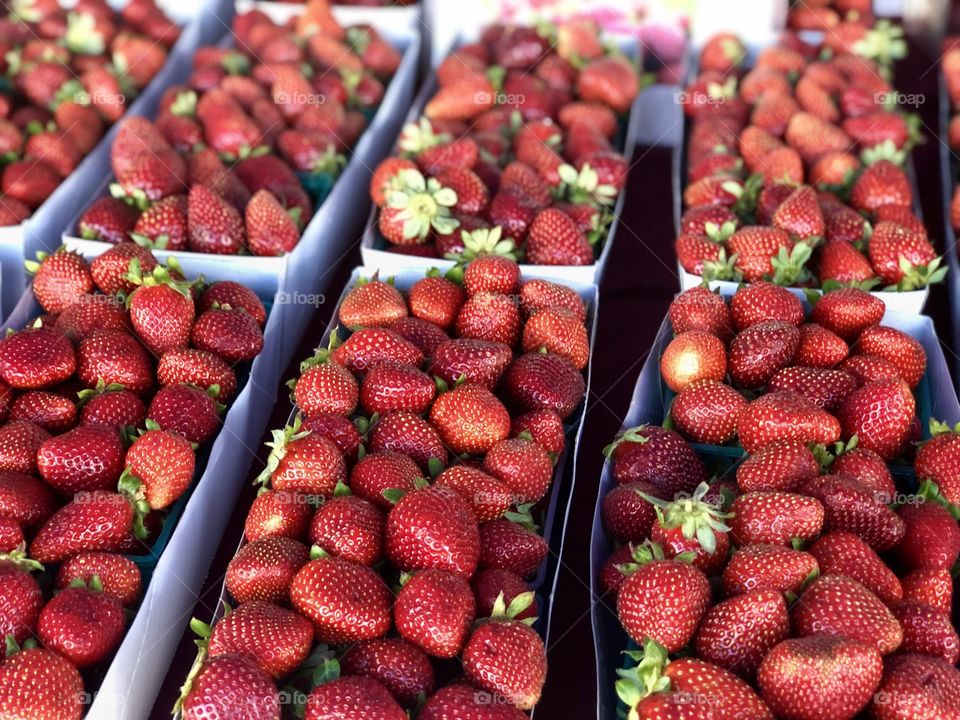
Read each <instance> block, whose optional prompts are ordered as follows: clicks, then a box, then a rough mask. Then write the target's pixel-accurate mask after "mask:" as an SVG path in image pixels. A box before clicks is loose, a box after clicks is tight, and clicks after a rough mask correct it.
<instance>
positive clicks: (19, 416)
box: [10, 390, 77, 433]
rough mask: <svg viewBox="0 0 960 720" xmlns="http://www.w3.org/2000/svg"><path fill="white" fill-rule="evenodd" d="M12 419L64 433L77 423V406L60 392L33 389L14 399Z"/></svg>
mask: <svg viewBox="0 0 960 720" xmlns="http://www.w3.org/2000/svg"><path fill="white" fill-rule="evenodd" d="M10 419H11V420H22V421H24V422H32V423H33V424H35V425H39V426H40V427H42V428H43V429H44V430H46V431H48V432H52V433H62V432H66V431H67V430H69V429H70V428H72V427H73V426H74V425H76V423H77V406H76V405H75V404H74V403H73V401H72V400H70V398H68V397H65V396H64V395H60V394H59V393H52V392H45V391H43V390H31V391H29V392H25V393H24V394H23V395H21V396H20V397H18V398H17V399H16V400H15V401H14V403H13V406H12V407H11V408H10Z"/></svg>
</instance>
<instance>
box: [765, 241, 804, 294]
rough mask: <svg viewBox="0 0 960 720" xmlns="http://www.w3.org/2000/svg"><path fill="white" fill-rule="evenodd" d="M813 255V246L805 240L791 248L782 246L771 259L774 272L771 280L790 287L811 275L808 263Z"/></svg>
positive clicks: (776, 283)
mask: <svg viewBox="0 0 960 720" xmlns="http://www.w3.org/2000/svg"><path fill="white" fill-rule="evenodd" d="M811 257H813V248H812V247H811V246H810V245H808V244H807V243H805V242H798V243H797V244H796V245H794V246H793V248H792V249H791V250H789V251H788V250H787V248H784V247H782V248H780V252H779V253H777V256H776V257H774V258H771V259H770V265H771V267H773V274H772V275H771V276H770V282H772V283H774V284H775V285H782V286H784V287H789V286H792V285H797V284H799V283H801V282H803V281H805V280H807V279H809V278H810V277H811V275H810V271H809V270H808V269H807V263H808V262H809V261H810V258H811Z"/></svg>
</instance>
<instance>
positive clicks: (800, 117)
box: [784, 112, 852, 162]
mask: <svg viewBox="0 0 960 720" xmlns="http://www.w3.org/2000/svg"><path fill="white" fill-rule="evenodd" d="M784 139H785V140H786V141H787V144H788V145H790V146H792V147H793V148H795V149H796V150H797V152H799V153H800V156H801V157H802V158H803V159H804V160H805V161H806V162H813V161H815V160H816V159H817V158H818V157H820V156H821V155H823V154H824V153H827V152H831V151H846V150H848V149H849V148H850V147H851V145H852V141H851V140H850V137H849V136H848V135H847V134H846V133H845V132H844V131H843V130H842V129H840V128H839V127H837V126H836V125H834V124H832V123H829V122H827V121H825V120H822V119H820V118H818V117H817V116H816V115H812V114H810V113H808V112H798V113H797V114H796V115H794V116H793V117H792V118H790V122H789V124H788V125H787V129H786V132H785V133H784Z"/></svg>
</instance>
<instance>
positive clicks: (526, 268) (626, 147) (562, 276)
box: [360, 29, 650, 284]
mask: <svg viewBox="0 0 960 720" xmlns="http://www.w3.org/2000/svg"><path fill="white" fill-rule="evenodd" d="M478 32H479V29H477V30H475V31H474V33H478ZM470 39H471V38H469V37H461V38H460V39H458V40H457V41H456V42H454V43H453V45H452V46H451V47H450V48H449V50H448V52H447V53H446V54H449V53H450V52H453V50H454V49H456V48H457V47H459V46H460V45H461V44H463V43H464V42H467V41H469V40H470ZM618 45H619V47H620V50H621V51H622V52H623V53H624V54H625V55H626V56H627V57H629V58H630V59H631V60H633V62H634V63H635V65H637V66H638V67H639V65H640V63H641V62H642V57H641V55H640V51H639V48H638V46H637V43H636V41H635V40H628V39H621V41H620V42H619V43H618ZM437 87H438V85H437V78H436V75H435V74H431V75H430V78H429V79H428V80H427V81H426V82H425V83H424V85H423V87H421V88H420V92H419V93H418V94H417V97H416V100H415V101H414V102H413V106H412V107H411V108H410V111H409V113H408V115H407V117H406V121H405V122H406V123H416V122H417V121H418V120H419V119H420V117H421V116H422V115H423V109H424V107H426V104H427V102H428V101H429V100H430V99H431V98H432V97H433V96H434V95H435V94H436V92H437ZM649 92H650V89H649V88H648V89H646V90H643V89H641V91H640V92H639V93H638V94H637V97H635V98H634V100H633V106H632V107H631V109H630V112H629V114H628V115H627V117H626V118H621V123H620V125H621V126H620V129H619V131H618V137H617V140H616V142H615V143H614V146H615V147H616V148H617V149H618V151H619V152H620V153H621V154H622V155H623V156H624V157H625V158H626V159H627V162H628V163H629V162H631V160H632V158H633V151H634V148H635V147H636V145H637V141H638V135H640V134H641V126H642V125H643V122H644V119H643V118H642V117H641V116H642V115H643V108H644V107H645V106H646V105H648V104H650V100H649V98H650V95H648V94H647V93H649ZM397 152H399V151H398V148H397V146H396V145H394V146H393V149H392V150H391V154H395V153H397ZM366 194H367V196H369V189H368V191H367V193H366ZM625 202H626V190H623V191H621V192H620V194H619V196H618V197H617V200H616V203H615V204H614V205H613V208H612V214H613V217H612V219H611V221H610V227H609V228H607V232H606V234H605V235H604V236H603V237H602V238H601V239H600V240H599V241H598V248H596V252H595V254H596V258H595V260H594V263H593V264H592V265H582V266H572V265H528V264H524V263H521V265H520V270H521V271H522V272H523V273H524V274H528V273H534V274H536V275H537V276H539V277H543V278H549V279H552V280H558V281H561V282H568V281H569V282H576V283H584V284H586V283H598V282H599V281H600V276H601V275H602V274H603V268H604V265H605V264H606V261H607V257H608V256H609V254H610V247H611V245H612V244H613V240H614V237H615V236H616V233H617V227H618V225H619V222H620V215H621V214H622V213H623V206H624V203H625ZM378 213H379V209H378V208H376V207H371V209H370V215H369V217H368V218H367V225H366V228H365V229H364V232H363V240H362V243H361V246H360V252H361V255H362V257H363V264H364V265H365V266H366V267H368V268H376V269H378V270H382V271H383V272H387V273H393V272H397V271H400V270H405V269H419V270H427V269H429V268H431V267H437V268H440V269H442V270H446V269H448V268H450V267H452V266H453V264H454V262H453V261H451V260H446V259H442V258H425V257H416V256H414V255H406V254H403V253H397V252H390V250H389V248H388V243H387V241H386V240H385V239H384V238H383V237H382V236H381V234H380V231H379V228H378V227H377V218H378Z"/></svg>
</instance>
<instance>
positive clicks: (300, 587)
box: [290, 557, 391, 643]
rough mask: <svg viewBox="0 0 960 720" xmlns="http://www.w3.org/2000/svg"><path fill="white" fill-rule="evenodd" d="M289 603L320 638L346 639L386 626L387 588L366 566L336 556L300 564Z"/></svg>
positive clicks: (376, 633)
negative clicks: (310, 622) (307, 621)
mask: <svg viewBox="0 0 960 720" xmlns="http://www.w3.org/2000/svg"><path fill="white" fill-rule="evenodd" d="M290 601H291V603H292V604H293V607H294V608H295V609H296V610H297V611H298V612H299V613H301V614H302V615H304V616H306V617H307V618H308V619H309V620H311V621H312V622H313V624H314V629H315V632H316V637H317V639H318V640H319V641H320V642H336V643H350V642H354V641H356V640H364V639H370V638H376V637H381V636H382V635H385V634H386V632H387V631H388V630H389V629H390V601H391V597H390V591H389V590H388V588H387V586H386V585H385V584H384V582H383V580H381V579H380V577H379V576H378V575H377V574H376V573H375V572H374V571H373V570H371V569H370V568H368V567H365V566H363V565H359V564H357V563H353V562H350V561H349V560H344V559H342V558H337V557H320V558H318V559H316V560H311V561H310V562H308V563H307V564H306V565H304V566H303V567H302V568H301V569H300V571H299V572H298V573H297V574H296V576H295V577H294V578H293V582H292V583H291V585H290Z"/></svg>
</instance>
